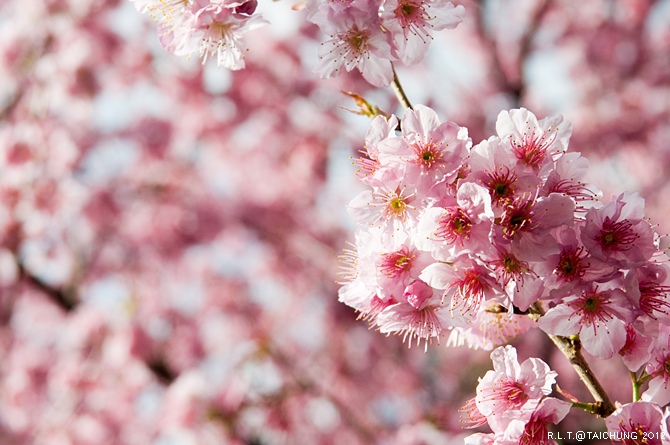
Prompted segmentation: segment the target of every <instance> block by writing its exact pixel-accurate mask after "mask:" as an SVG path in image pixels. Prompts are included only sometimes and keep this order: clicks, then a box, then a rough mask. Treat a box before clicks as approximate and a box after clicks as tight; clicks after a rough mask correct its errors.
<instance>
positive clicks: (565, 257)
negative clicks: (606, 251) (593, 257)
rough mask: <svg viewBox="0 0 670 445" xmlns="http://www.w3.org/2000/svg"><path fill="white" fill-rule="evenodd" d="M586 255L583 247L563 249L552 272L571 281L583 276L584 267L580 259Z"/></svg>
mask: <svg viewBox="0 0 670 445" xmlns="http://www.w3.org/2000/svg"><path fill="white" fill-rule="evenodd" d="M584 257H586V252H585V249H584V247H579V248H571V249H564V250H563V251H562V252H561V256H560V257H559V259H558V264H556V268H555V269H554V273H555V274H556V275H558V276H559V277H561V278H562V279H564V280H565V281H573V280H575V279H579V278H581V277H582V276H584V273H585V272H586V267H584V265H583V264H582V260H583V259H584Z"/></svg>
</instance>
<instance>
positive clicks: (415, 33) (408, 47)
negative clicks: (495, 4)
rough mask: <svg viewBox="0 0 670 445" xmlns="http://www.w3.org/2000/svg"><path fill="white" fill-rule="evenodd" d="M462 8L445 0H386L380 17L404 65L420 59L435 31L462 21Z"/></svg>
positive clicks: (412, 63) (453, 26) (422, 57)
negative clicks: (391, 36)
mask: <svg viewBox="0 0 670 445" xmlns="http://www.w3.org/2000/svg"><path fill="white" fill-rule="evenodd" d="M464 15H465V8H463V6H462V5H459V6H454V5H453V4H452V3H451V2H448V1H446V0H388V1H386V2H384V5H383V12H382V15H381V17H382V20H383V25H384V27H385V28H386V29H388V30H389V32H391V33H392V34H393V43H394V49H395V51H396V52H397V55H398V58H399V59H400V60H401V61H402V63H403V64H405V65H414V64H417V63H419V62H421V61H422V60H423V59H424V58H425V57H426V54H427V53H428V47H429V44H430V43H431V40H432V39H433V32H434V31H441V30H443V29H454V28H455V27H456V26H457V25H458V24H459V23H461V22H462V21H463V16H464Z"/></svg>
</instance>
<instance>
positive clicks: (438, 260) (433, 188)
mask: <svg viewBox="0 0 670 445" xmlns="http://www.w3.org/2000/svg"><path fill="white" fill-rule="evenodd" d="M134 3H135V5H136V7H137V8H138V10H139V11H141V12H147V13H149V14H150V15H151V16H152V17H153V18H154V19H155V20H156V21H157V22H158V25H159V28H160V29H161V43H162V44H163V46H164V47H165V48H166V49H168V50H169V51H171V52H174V53H175V54H178V55H188V54H191V53H193V52H199V53H200V55H201V57H202V58H203V62H204V61H206V60H207V59H208V58H215V59H216V60H217V65H222V66H225V67H227V68H230V69H233V70H237V69H241V68H244V67H245V47H244V45H243V40H242V36H243V34H244V33H246V32H247V31H250V30H252V29H254V28H256V27H258V26H261V25H264V24H266V22H265V20H264V19H261V18H260V17H259V15H258V14H256V6H257V4H256V2H255V1H254V0H247V1H242V2H213V1H212V2H207V1H203V2H200V1H194V2H191V1H183V2H175V3H174V4H170V6H167V5H166V3H165V2H154V1H151V0H136V1H134ZM551 7H552V2H551V1H549V0H547V1H544V2H543V3H541V4H540V6H539V7H538V8H537V9H536V10H535V12H534V14H533V15H532V18H531V23H530V25H529V26H528V28H527V29H526V31H525V32H524V33H522V35H521V39H520V55H519V59H518V65H517V69H518V70H519V73H518V75H519V76H520V80H519V81H518V82H512V81H510V80H509V79H508V77H507V76H506V75H505V74H504V73H505V69H504V67H503V63H502V62H501V60H500V58H499V54H498V49H497V48H496V42H494V41H493V40H491V39H490V38H488V37H487V39H488V40H487V43H488V46H489V47H490V51H489V53H490V56H491V57H492V65H493V66H494V71H495V72H496V73H497V74H498V77H499V79H501V80H500V82H502V83H504V84H505V86H506V87H507V89H509V90H510V91H511V92H512V93H513V95H514V96H515V98H516V100H517V101H519V100H520V99H521V96H522V93H523V72H522V71H523V63H524V60H525V57H526V54H527V52H528V51H529V50H530V47H531V41H532V39H533V37H534V36H535V34H536V32H537V31H538V27H539V26H540V22H541V21H542V19H543V17H544V16H545V15H546V14H547V13H548V11H549V10H550V9H551ZM305 9H306V18H307V20H309V21H310V22H311V23H313V24H315V25H317V26H318V27H319V29H320V30H321V31H322V32H323V35H324V36H327V37H325V40H324V41H323V42H322V43H321V44H320V46H319V49H318V55H317V57H318V60H317V62H316V66H315V68H314V72H315V73H316V74H318V75H319V76H320V77H323V78H331V77H336V76H339V75H341V74H343V73H344V72H347V73H348V72H352V71H356V72H358V73H359V74H360V75H361V76H362V78H363V79H364V80H365V81H367V82H368V83H369V84H370V85H373V86H375V87H386V86H391V87H392V89H393V92H394V93H395V95H396V98H397V99H398V101H399V103H400V104H401V106H402V108H403V109H404V112H403V115H402V116H395V115H391V114H387V113H385V112H383V111H382V110H380V109H379V108H378V107H376V106H372V105H370V104H369V103H368V102H367V100H365V98H363V97H362V96H359V95H357V94H355V93H347V94H349V95H350V96H351V97H353V98H354V99H355V100H356V102H357V104H358V106H359V108H360V110H359V114H364V115H366V116H368V117H371V118H372V122H371V125H370V127H369V129H368V131H367V134H366V135H365V138H364V139H365V151H364V153H363V156H361V158H360V159H358V160H357V161H356V162H355V163H356V164H357V166H358V167H359V171H358V172H357V173H358V176H359V178H360V180H361V182H362V183H363V185H364V186H365V187H366V190H364V191H362V192H360V193H359V194H358V195H357V196H356V197H354V198H353V200H352V201H351V202H350V204H349V205H348V207H347V210H348V213H349V215H350V216H351V218H352V219H353V220H354V221H355V222H356V223H357V224H358V229H357V230H356V232H355V235H354V237H355V241H354V242H353V249H351V250H349V251H347V252H346V253H345V254H344V256H343V257H344V258H343V259H344V261H343V262H344V264H346V265H347V266H346V268H347V269H346V270H345V274H344V275H345V276H346V277H347V278H348V280H347V281H346V282H345V283H343V285H342V287H341V288H340V290H339V293H338V298H339V300H340V302H342V303H344V304H346V305H347V306H349V307H351V308H353V309H354V310H355V311H357V312H358V313H359V318H360V319H363V320H366V321H367V322H368V323H369V324H370V326H371V327H373V328H375V329H376V330H378V331H379V332H380V333H383V334H387V335H388V334H394V335H398V336H401V337H402V339H403V341H406V342H407V343H408V345H410V346H411V345H413V344H416V345H417V346H420V345H421V343H423V346H424V348H425V349H427V348H428V347H429V346H430V345H432V344H433V343H440V342H445V343H446V344H447V345H449V346H468V347H470V348H481V349H487V350H492V352H491V360H492V362H493V370H490V371H488V372H487V373H486V374H485V375H484V376H483V377H482V378H480V379H479V383H478V385H477V389H476V395H475V397H473V398H472V399H470V401H469V402H468V403H467V404H466V406H465V407H464V409H463V411H464V413H465V416H466V417H467V418H466V420H465V423H466V424H468V426H471V427H481V426H484V425H486V424H488V426H489V427H490V429H491V432H490V433H477V434H474V435H472V436H469V437H468V438H466V439H465V440H466V443H468V444H490V443H493V444H497V445H507V444H512V443H524V444H530V443H536V444H546V443H551V441H552V440H551V438H550V437H549V436H548V428H549V427H550V426H551V425H555V424H558V423H560V422H561V421H562V420H563V419H564V418H565V417H566V416H567V415H568V414H569V412H570V409H571V408H573V407H576V408H580V409H583V410H585V411H588V412H590V413H592V414H595V415H598V416H600V417H603V418H607V420H606V427H607V429H608V431H609V432H610V433H611V434H614V433H616V434H619V433H621V434H632V433H633V432H635V433H639V434H641V433H642V432H646V433H649V434H655V435H656V436H654V437H657V438H660V434H661V433H662V432H663V434H666V436H667V431H666V430H667V418H668V416H669V414H668V410H666V411H665V412H663V410H662V408H661V407H662V406H664V405H666V404H667V403H668V402H670V389H668V388H669V387H670V366H669V365H668V364H669V363H670V348H669V347H668V345H669V344H670V301H668V294H669V293H670V280H669V277H668V275H669V273H668V272H669V271H670V268H669V266H668V258H667V257H666V256H665V253H664V252H663V251H661V250H660V248H659V239H658V235H656V234H655V233H654V228H653V226H652V225H651V224H650V223H649V221H648V220H647V219H646V218H645V217H644V206H645V202H644V199H643V198H642V197H641V196H640V195H638V194H636V193H621V194H620V195H618V196H614V197H612V198H611V199H603V198H602V196H601V195H602V194H601V193H600V192H599V191H598V189H597V187H595V186H593V185H590V184H586V183H585V182H583V181H584V178H585V177H586V174H587V169H588V161H587V160H586V159H585V158H583V157H582V156H581V154H580V153H579V152H577V151H571V150H570V147H569V143H570V138H571V136H572V124H571V123H570V122H568V121H566V120H565V119H564V118H563V117H562V116H560V115H556V116H549V117H544V118H538V117H537V116H536V115H535V114H534V113H533V112H531V111H529V110H528V109H526V108H523V107H520V108H515V109H511V110H503V111H500V112H499V114H498V115H497V119H496V121H495V134H492V135H490V136H489V137H488V138H486V139H483V140H481V141H479V142H475V141H473V140H472V138H471V137H470V133H469V131H468V128H466V127H464V126H461V125H459V124H457V123H455V122H451V121H442V120H441V119H440V117H439V116H438V113H437V112H436V111H435V110H433V109H431V108H429V107H427V106H425V105H421V104H416V105H412V103H411V102H410V100H409V98H408V97H407V95H406V94H405V92H404V90H403V88H402V86H401V84H400V81H399V79H398V76H397V73H396V71H395V66H396V65H405V66H412V65H416V64H419V63H420V62H422V61H423V60H424V58H425V57H426V55H427V52H428V48H429V46H430V45H429V44H430V43H431V41H432V40H433V34H434V32H437V31H441V30H446V29H454V28H455V27H456V26H458V25H459V24H460V23H461V22H462V21H463V19H464V17H465V8H464V7H463V6H454V5H453V4H452V3H451V2H447V1H443V0H386V1H384V2H380V1H377V0H351V1H347V2H327V1H318V0H312V1H307V2H306V3H305ZM478 23H479V29H480V32H481V33H482V34H485V32H483V28H484V24H483V17H482V14H480V15H479V21H478ZM37 284H39V283H37ZM501 308H502V309H501ZM533 329H540V330H541V331H543V332H544V333H545V334H547V335H548V336H549V338H550V339H551V340H552V342H553V343H554V344H555V345H556V347H557V348H558V349H559V350H560V351H561V352H562V353H563V354H564V355H565V356H566V357H567V359H568V360H569V361H570V363H571V364H572V366H573V368H574V369H575V370H576V372H577V374H578V376H579V379H580V380H581V381H582V382H583V383H584V385H585V386H586V388H587V389H588V391H589V392H590V393H591V395H592V396H593V398H594V399H595V402H594V403H588V402H581V401H577V400H569V401H566V400H561V399H559V398H556V397H552V396H551V394H552V391H553V389H552V388H553V385H554V384H555V383H556V378H557V377H558V373H557V372H556V371H553V370H551V368H550V366H549V364H547V363H546V362H544V361H543V360H540V359H539V358H535V357H529V358H527V359H525V360H523V361H519V359H518V357H517V350H516V349H515V348H514V347H512V346H510V345H509V344H508V343H509V342H510V341H512V340H513V339H514V338H516V337H518V336H521V335H523V334H525V333H526V332H528V331H530V330H533ZM582 349H583V350H585V351H586V352H588V353H589V354H590V355H592V356H594V357H595V358H596V359H601V360H612V359H614V358H618V357H621V360H622V362H623V364H624V366H625V367H626V368H628V370H629V371H630V372H631V376H632V384H633V390H632V393H633V395H632V401H631V403H627V404H624V405H621V404H617V405H615V404H614V403H613V402H612V400H611V399H610V397H609V396H608V394H607V393H606V391H605V390H604V388H603V386H602V385H601V383H600V382H599V381H598V380H597V379H596V377H595V375H594V373H593V372H592V370H591V368H590V366H589V364H588V363H587V361H586V359H585V357H584V355H583V354H582ZM286 362H288V361H285V362H284V365H285V366H286V367H288V364H287V363H286ZM642 368H644V372H646V374H640V376H639V377H638V374H637V373H638V372H640V370H641V369H642ZM642 385H648V386H647V387H646V390H644V391H643V390H642ZM363 435H364V436H369V435H370V434H368V433H367V432H364V434H363ZM664 437H665V436H664Z"/></svg>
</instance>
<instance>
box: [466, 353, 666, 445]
mask: <svg viewBox="0 0 670 445" xmlns="http://www.w3.org/2000/svg"><path fill="white" fill-rule="evenodd" d="M491 360H492V361H493V370H491V371H488V372H487V373H486V374H485V375H484V377H483V378H481V379H479V385H478V386H477V395H476V396H475V397H474V398H473V399H471V400H469V401H468V403H467V405H466V406H465V407H464V409H463V411H464V413H465V414H466V419H465V421H464V423H465V424H466V425H467V426H468V427H477V426H481V425H484V424H486V423H488V424H489V426H490V427H491V429H492V430H493V432H492V433H475V434H472V435H470V436H468V437H466V438H465V444H466V445H517V444H524V445H531V444H537V445H549V444H554V443H556V442H554V441H553V439H554V438H557V439H560V438H561V437H560V434H557V435H556V436H558V437H555V434H554V433H551V432H550V431H549V425H552V424H553V425H556V424H558V423H559V422H561V421H562V420H563V419H564V418H565V417H566V416H567V414H568V412H569V411H570V408H571V407H572V404H571V403H570V402H567V401H563V400H560V399H557V398H555V397H551V396H550V394H551V393H552V386H553V384H554V383H555V379H556V376H557V373H556V372H555V371H552V370H550V368H549V365H547V364H546V363H545V362H544V361H542V360H540V359H538V358H533V357H531V358H528V359H526V360H524V361H523V363H519V361H518V360H517V351H516V349H515V348H513V347H512V346H509V345H508V346H504V347H503V346H501V347H499V348H497V349H495V350H494V351H493V352H492V353H491ZM668 418H670V408H666V410H665V412H664V411H663V410H662V408H661V406H660V405H659V404H658V403H654V402H648V401H638V402H633V403H628V404H625V405H623V406H620V407H619V408H618V409H617V410H616V411H615V412H614V413H612V415H610V416H609V417H608V418H607V419H606V422H605V423H606V426H607V431H602V432H593V433H592V432H588V434H587V435H588V436H589V439H593V438H595V439H610V440H611V441H612V442H613V443H624V444H638V443H644V444H655V445H665V444H667V443H670V435H668V423H667V422H668ZM567 434H568V437H567V438H568V439H570V438H571V437H570V436H569V434H571V433H569V432H568V433H567ZM591 436H592V437H591ZM584 437H586V435H585V436H584ZM578 440H579V438H578Z"/></svg>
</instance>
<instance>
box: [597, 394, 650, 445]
mask: <svg viewBox="0 0 670 445" xmlns="http://www.w3.org/2000/svg"><path fill="white" fill-rule="evenodd" d="M662 418H663V411H661V407H660V406H659V405H657V404H656V403H650V402H634V403H627V404H625V405H623V406H622V407H620V408H619V409H617V410H616V411H615V412H614V413H612V415H611V416H609V417H608V418H607V419H605V424H606V425H607V431H608V432H609V434H610V439H611V440H612V443H622V444H625V445H629V444H630V445H634V444H639V443H644V444H649V445H661V444H662V441H661V419H662Z"/></svg>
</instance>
